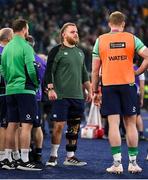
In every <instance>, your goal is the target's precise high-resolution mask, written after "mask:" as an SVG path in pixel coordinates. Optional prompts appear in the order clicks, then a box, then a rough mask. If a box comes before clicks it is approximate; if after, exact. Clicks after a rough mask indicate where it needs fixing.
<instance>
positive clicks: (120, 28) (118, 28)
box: [110, 26, 123, 32]
mask: <svg viewBox="0 0 148 180" xmlns="http://www.w3.org/2000/svg"><path fill="white" fill-rule="evenodd" d="M110 28H111V32H123V27H122V26H111V27H110Z"/></svg>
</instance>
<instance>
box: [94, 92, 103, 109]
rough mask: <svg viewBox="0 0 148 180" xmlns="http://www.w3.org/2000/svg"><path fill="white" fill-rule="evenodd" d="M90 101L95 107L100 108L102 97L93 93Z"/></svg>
mask: <svg viewBox="0 0 148 180" xmlns="http://www.w3.org/2000/svg"><path fill="white" fill-rule="evenodd" d="M92 100H93V103H94V104H95V105H96V106H99V107H100V106H101V104H102V95H101V94H100V93H94V95H93V98H92Z"/></svg>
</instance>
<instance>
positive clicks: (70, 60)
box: [52, 46, 89, 99]
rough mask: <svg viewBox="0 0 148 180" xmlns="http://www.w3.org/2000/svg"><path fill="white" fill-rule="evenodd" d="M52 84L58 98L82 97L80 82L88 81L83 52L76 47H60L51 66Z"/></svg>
mask: <svg viewBox="0 0 148 180" xmlns="http://www.w3.org/2000/svg"><path fill="white" fill-rule="evenodd" d="M52 75H53V84H54V88H55V90H56V93H57V95H58V99H62V98H74V99H83V98H84V97H83V89H82V84H83V83H85V82H86V81H89V77H88V73H87V70H86V66H85V62H84V53H83V51H82V50H81V49H79V48H78V47H73V48H69V47H66V46H64V47H61V48H60V49H59V51H58V53H57V54H56V56H55V60H54V63H53V67H52Z"/></svg>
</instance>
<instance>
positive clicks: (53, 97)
mask: <svg viewBox="0 0 148 180" xmlns="http://www.w3.org/2000/svg"><path fill="white" fill-rule="evenodd" d="M47 94H48V99H49V100H51V101H54V100H56V99H57V94H56V92H55V91H54V89H50V90H48V92H47Z"/></svg>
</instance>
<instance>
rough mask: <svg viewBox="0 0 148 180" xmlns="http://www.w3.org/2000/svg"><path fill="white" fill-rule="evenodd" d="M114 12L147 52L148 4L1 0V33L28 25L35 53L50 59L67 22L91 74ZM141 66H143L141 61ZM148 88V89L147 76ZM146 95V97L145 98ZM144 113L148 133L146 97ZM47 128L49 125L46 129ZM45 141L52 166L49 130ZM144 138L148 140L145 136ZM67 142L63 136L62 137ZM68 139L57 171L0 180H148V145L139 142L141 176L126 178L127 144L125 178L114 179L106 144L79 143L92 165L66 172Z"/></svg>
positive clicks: (142, 0) (1, 173)
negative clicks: (19, 23) (20, 21)
mask: <svg viewBox="0 0 148 180" xmlns="http://www.w3.org/2000/svg"><path fill="white" fill-rule="evenodd" d="M115 10H119V11H122V12H123V13H125V14H126V16H127V22H126V23H127V24H126V30H127V31H128V32H132V33H134V34H135V35H136V36H138V37H139V38H140V39H141V40H142V41H143V42H144V43H145V45H147V46H148V0H0V28H3V27H11V25H12V22H13V20H14V19H16V18H21V17H22V18H25V19H27V20H28V21H29V27H30V34H31V35H33V36H34V38H35V41H36V45H35V51H36V52H37V53H43V54H45V55H47V54H48V51H49V50H50V49H51V48H52V47H53V46H55V45H56V44H57V43H58V42H59V38H58V33H59V30H60V28H61V26H62V25H63V24H64V23H65V22H75V23H76V24H77V26H78V29H79V35H80V46H81V48H82V49H83V50H84V52H85V54H86V59H85V62H86V66H87V69H88V71H89V72H90V71H91V51H92V47H93V45H94V42H95V39H96V38H97V37H98V35H101V34H103V33H105V32H108V31H109V29H108V28H107V21H106V19H107V18H108V15H109V14H110V13H111V12H112V11H115ZM137 59H138V60H139V64H140V63H141V61H142V60H140V59H139V57H136V60H137ZM145 75H146V85H148V73H147V72H146V73H145ZM145 94H146V95H148V92H145ZM146 95H145V97H147V98H145V104H144V108H145V109H143V111H142V115H143V119H144V124H145V130H146V129H147V128H148V122H147V117H148V115H147V109H148V96H146ZM46 125H47V124H46ZM45 129H46V132H47V134H46V136H45V137H44V139H45V141H44V147H43V161H44V162H46V161H47V160H48V156H49V152H50V134H49V132H48V131H49V130H48V128H47V127H46V128H45ZM145 135H146V136H148V134H147V132H145ZM63 137H64V134H63ZM64 146H65V138H63V140H62V145H61V148H60V152H59V166H58V167H56V168H47V169H45V170H43V171H41V172H28V171H27V172H24V171H18V170H14V171H6V170H0V179H25V178H28V179H40V178H41V179H99V178H103V179H104V178H105V179H142V178H144V179H146V178H148V162H146V160H145V157H146V154H147V148H148V143H147V142H146V141H141V142H140V146H139V150H140V153H139V156H138V159H139V164H140V165H141V166H142V168H143V172H142V173H141V174H139V175H138V174H137V175H132V174H129V173H128V172H127V166H128V157H127V147H126V145H125V141H123V149H122V152H123V165H124V167H125V172H124V173H123V175H110V174H107V173H106V172H105V169H106V168H107V167H108V166H110V164H111V162H112V157H111V153H110V148H109V144H108V141H107V140H98V139H97V140H87V139H80V141H79V150H78V152H77V155H78V156H79V157H80V158H81V159H84V160H86V161H87V162H88V165H87V166H85V167H65V166H63V165H62V162H63V161H64V158H65V154H66V153H65V147H64Z"/></svg>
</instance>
